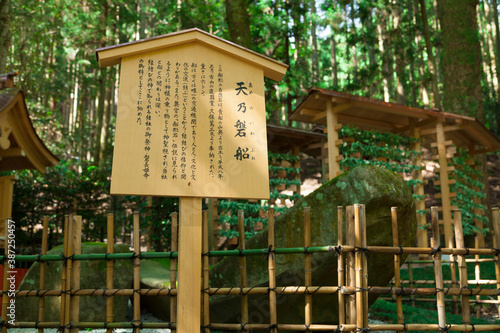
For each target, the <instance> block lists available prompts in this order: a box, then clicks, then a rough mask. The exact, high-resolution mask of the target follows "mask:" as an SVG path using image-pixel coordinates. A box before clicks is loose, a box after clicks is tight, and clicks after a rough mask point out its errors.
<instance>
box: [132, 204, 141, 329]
mask: <svg viewBox="0 0 500 333" xmlns="http://www.w3.org/2000/svg"><path fill="white" fill-rule="evenodd" d="M133 216H134V230H133V233H134V290H139V289H141V259H140V258H139V254H140V253H141V240H140V238H139V237H140V232H139V230H140V229H139V212H137V211H135V212H134V215H133ZM133 301H134V318H133V322H134V333H139V332H140V331H141V328H140V327H138V326H139V324H140V323H141V295H140V294H139V292H134V299H133Z"/></svg>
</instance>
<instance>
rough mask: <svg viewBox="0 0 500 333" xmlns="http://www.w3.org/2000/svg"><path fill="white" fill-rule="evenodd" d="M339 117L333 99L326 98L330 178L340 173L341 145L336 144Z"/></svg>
mask: <svg viewBox="0 0 500 333" xmlns="http://www.w3.org/2000/svg"><path fill="white" fill-rule="evenodd" d="M338 125H339V123H338V117H337V114H336V113H334V112H333V108H332V100H331V99H327V100H326V126H327V131H328V132H327V133H328V134H327V135H328V179H333V178H335V177H337V175H338V174H340V172H341V171H340V163H339V158H340V154H339V147H338V146H337V145H336V142H337V140H338V139H339V133H338Z"/></svg>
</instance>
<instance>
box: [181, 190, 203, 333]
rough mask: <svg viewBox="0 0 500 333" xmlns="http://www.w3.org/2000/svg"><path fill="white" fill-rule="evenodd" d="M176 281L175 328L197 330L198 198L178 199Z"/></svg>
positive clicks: (199, 269) (198, 283) (199, 237)
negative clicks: (177, 274) (177, 281)
mask: <svg viewBox="0 0 500 333" xmlns="http://www.w3.org/2000/svg"><path fill="white" fill-rule="evenodd" d="M179 201H180V202H179V209H180V215H179V220H180V221H179V283H178V285H179V286H178V288H177V289H178V293H177V331H178V332H179V333H194V332H200V325H201V316H200V311H199V309H200V308H201V290H200V287H201V250H202V248H201V245H202V213H201V198H180V200H179Z"/></svg>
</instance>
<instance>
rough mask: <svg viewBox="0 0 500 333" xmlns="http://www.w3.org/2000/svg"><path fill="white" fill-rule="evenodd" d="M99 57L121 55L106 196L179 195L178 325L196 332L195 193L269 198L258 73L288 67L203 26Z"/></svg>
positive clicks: (271, 74) (114, 59)
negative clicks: (108, 194) (115, 117)
mask: <svg viewBox="0 0 500 333" xmlns="http://www.w3.org/2000/svg"><path fill="white" fill-rule="evenodd" d="M97 58H98V61H99V64H100V66H101V67H105V66H110V65H115V64H119V63H121V73H120V89H119V97H118V112H117V120H116V132H115V146H114V158H113V168H112V175H111V194H122V195H154V196H174V197H180V198H181V199H180V223H179V287H178V306H177V308H178V317H177V320H178V322H177V329H178V331H179V332H181V333H183V332H196V331H199V330H200V324H201V321H200V311H199V308H200V304H201V303H200V302H201V299H200V296H201V292H200V286H201V260H200V259H201V243H202V242H201V235H202V228H201V226H202V225H201V223H202V222H201V198H246V199H267V198H269V175H268V161H267V135H266V112H265V98H264V76H265V77H268V78H270V79H273V80H276V81H279V80H281V78H282V77H283V76H284V75H285V73H286V70H287V67H288V66H286V65H284V64H282V63H280V62H278V61H275V60H273V59H270V58H267V57H265V56H262V55H260V54H258V53H255V52H253V51H250V50H248V49H245V48H243V47H241V46H239V45H236V44H234V43H231V42H228V41H226V40H224V39H221V38H219V37H216V36H213V35H211V34H209V33H207V32H204V31H202V30H199V29H189V30H184V31H180V32H177V33H172V34H168V35H163V36H159V37H153V38H149V39H146V40H142V41H137V42H131V43H127V44H121V45H116V46H112V47H107V48H102V49H99V50H97ZM185 263H189V264H188V265H186V264H185ZM196 309H198V311H196Z"/></svg>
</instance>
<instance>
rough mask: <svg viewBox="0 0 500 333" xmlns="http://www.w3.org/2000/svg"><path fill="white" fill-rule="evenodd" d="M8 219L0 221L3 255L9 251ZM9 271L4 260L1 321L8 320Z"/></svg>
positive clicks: (5, 330) (3, 327)
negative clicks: (1, 225)
mask: <svg viewBox="0 0 500 333" xmlns="http://www.w3.org/2000/svg"><path fill="white" fill-rule="evenodd" d="M8 221H9V219H8V218H6V219H3V220H2V221H1V223H4V230H5V241H4V255H7V254H8V253H9V243H8V242H7V239H8V238H7V235H8V232H9V228H8V225H7V224H8ZM8 271H9V265H8V263H7V262H6V261H4V263H3V288H2V289H3V294H2V321H3V322H8V317H7V307H8V306H9V296H7V291H8V290H9V280H7V275H8V274H9V273H8ZM5 332H7V327H6V326H2V333H5Z"/></svg>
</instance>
